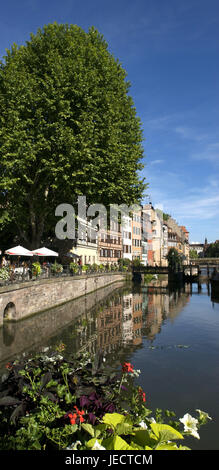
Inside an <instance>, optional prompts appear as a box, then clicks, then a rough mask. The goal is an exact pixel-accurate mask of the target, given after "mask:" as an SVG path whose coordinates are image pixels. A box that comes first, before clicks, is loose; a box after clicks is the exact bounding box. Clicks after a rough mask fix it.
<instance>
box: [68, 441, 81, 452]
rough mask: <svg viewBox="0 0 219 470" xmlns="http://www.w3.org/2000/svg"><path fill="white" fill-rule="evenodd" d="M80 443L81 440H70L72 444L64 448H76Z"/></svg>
mask: <svg viewBox="0 0 219 470" xmlns="http://www.w3.org/2000/svg"><path fill="white" fill-rule="evenodd" d="M79 445H81V441H76V442H72V444H71V445H70V446H68V447H66V450H78V446H79Z"/></svg>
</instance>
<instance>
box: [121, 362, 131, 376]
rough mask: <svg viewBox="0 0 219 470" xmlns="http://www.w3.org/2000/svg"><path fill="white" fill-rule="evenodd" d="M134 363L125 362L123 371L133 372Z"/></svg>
mask: <svg viewBox="0 0 219 470" xmlns="http://www.w3.org/2000/svg"><path fill="white" fill-rule="evenodd" d="M133 367H134V366H133V365H132V364H130V362H124V364H123V366H122V372H130V373H131V374H132V373H133Z"/></svg>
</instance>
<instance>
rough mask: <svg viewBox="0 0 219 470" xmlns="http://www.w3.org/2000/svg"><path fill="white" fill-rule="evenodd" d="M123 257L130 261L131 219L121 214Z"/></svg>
mask: <svg viewBox="0 0 219 470" xmlns="http://www.w3.org/2000/svg"><path fill="white" fill-rule="evenodd" d="M122 245H123V258H124V259H129V260H130V261H132V219H131V217H128V216H125V215H124V216H123V223H122Z"/></svg>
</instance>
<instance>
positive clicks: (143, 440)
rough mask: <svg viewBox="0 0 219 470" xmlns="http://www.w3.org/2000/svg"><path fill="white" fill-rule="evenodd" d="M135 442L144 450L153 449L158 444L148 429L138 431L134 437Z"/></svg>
mask: <svg viewBox="0 0 219 470" xmlns="http://www.w3.org/2000/svg"><path fill="white" fill-rule="evenodd" d="M133 441H134V442H135V443H136V444H137V445H140V446H142V448H143V449H144V448H145V446H150V447H153V446H154V445H155V444H156V442H157V441H156V440H155V439H153V437H152V436H151V434H150V432H149V431H148V430H147V429H141V430H139V431H136V432H135V435H134V437H133Z"/></svg>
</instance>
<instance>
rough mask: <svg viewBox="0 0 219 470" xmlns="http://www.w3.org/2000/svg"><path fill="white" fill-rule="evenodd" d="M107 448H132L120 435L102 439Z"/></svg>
mask: <svg viewBox="0 0 219 470" xmlns="http://www.w3.org/2000/svg"><path fill="white" fill-rule="evenodd" d="M102 445H103V446H104V447H105V448H106V449H107V450H132V449H133V448H132V447H131V446H130V445H129V444H128V443H127V442H126V441H124V439H122V438H121V437H120V436H112V437H109V438H108V439H104V440H103V441H102Z"/></svg>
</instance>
